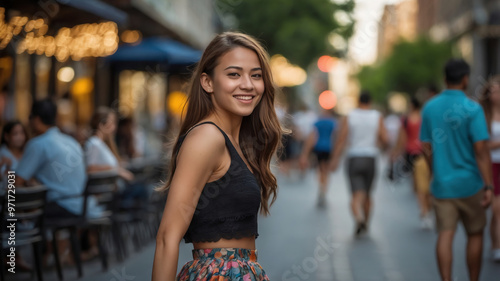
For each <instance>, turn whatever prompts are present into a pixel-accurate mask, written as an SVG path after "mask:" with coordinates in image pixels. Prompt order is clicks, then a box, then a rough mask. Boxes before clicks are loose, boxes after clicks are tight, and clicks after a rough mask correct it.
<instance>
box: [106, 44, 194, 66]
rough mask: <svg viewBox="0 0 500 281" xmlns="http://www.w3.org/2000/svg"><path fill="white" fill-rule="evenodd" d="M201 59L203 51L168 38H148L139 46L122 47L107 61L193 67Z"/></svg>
mask: <svg viewBox="0 0 500 281" xmlns="http://www.w3.org/2000/svg"><path fill="white" fill-rule="evenodd" d="M200 58H201V51H199V50H196V49H193V48H191V47H189V46H187V45H184V44H182V43H180V42H177V41H174V40H171V39H166V38H147V39H144V40H142V41H141V42H140V43H139V44H137V45H121V46H120V47H118V50H117V51H116V52H115V53H114V54H113V55H111V56H109V57H107V58H106V59H107V60H108V61H109V62H111V63H115V62H116V63H119V62H123V63H125V62H155V63H161V64H168V65H177V66H179V65H186V66H187V65H192V64H194V63H196V62H198V61H199V60H200Z"/></svg>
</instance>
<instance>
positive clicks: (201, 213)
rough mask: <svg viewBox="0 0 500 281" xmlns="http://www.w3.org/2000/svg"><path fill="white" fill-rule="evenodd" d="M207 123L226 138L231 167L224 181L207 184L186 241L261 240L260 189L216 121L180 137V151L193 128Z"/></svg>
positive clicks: (223, 177)
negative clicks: (258, 217)
mask: <svg viewBox="0 0 500 281" xmlns="http://www.w3.org/2000/svg"><path fill="white" fill-rule="evenodd" d="M207 123H209V124H212V125H214V126H216V127H217V128H218V129H219V130H220V131H221V133H222V134H223V135H224V138H225V139H226V146H227V148H228V150H229V154H230V155H231V165H230V166H229V169H228V170H227V172H226V174H224V176H222V177H221V178H220V179H218V180H216V181H213V182H209V183H207V184H205V187H204V188H203V191H202V193H201V196H200V199H199V200H198V205H197V207H196V210H195V212H194V215H193V219H192V220H191V223H190V225H189V228H188V230H187V231H186V234H185V235H184V241H185V242H186V243H192V242H217V241H219V240H220V239H221V238H224V239H234V238H236V239H238V238H243V237H252V236H255V237H256V238H257V236H258V235H259V234H258V232H257V215H258V212H259V207H260V203H261V198H260V186H259V183H258V182H257V179H256V178H255V176H254V175H253V174H252V172H250V170H249V169H248V167H247V165H246V164H245V162H244V161H243V159H241V157H240V155H239V154H238V152H237V151H236V149H235V148H234V146H233V144H232V143H231V140H230V139H229V137H228V136H227V135H226V133H224V131H223V130H222V129H221V128H219V127H218V126H217V125H215V124H214V123H213V122H203V123H200V124H197V125H195V126H193V127H192V128H191V129H189V130H188V131H187V132H186V134H184V135H182V136H181V137H180V138H179V145H178V149H177V152H178V151H179V149H180V147H181V145H182V142H183V141H184V139H185V137H186V136H187V134H188V133H189V132H190V131H191V130H192V129H193V128H195V127H197V126H199V125H202V124H207Z"/></svg>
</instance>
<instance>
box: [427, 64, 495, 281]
mask: <svg viewBox="0 0 500 281" xmlns="http://www.w3.org/2000/svg"><path fill="white" fill-rule="evenodd" d="M444 72H445V78H446V86H447V88H446V90H444V91H443V92H441V93H440V94H439V95H437V96H435V97H434V98H433V99H431V100H430V101H429V102H428V103H427V104H426V105H425V107H424V109H423V111H422V125H421V129H420V140H421V141H422V143H423V144H422V145H423V151H424V155H425V156H426V160H427V162H428V164H429V167H431V171H432V175H433V179H432V183H431V193H432V195H433V197H434V212H435V215H436V226H437V231H438V233H439V235H438V240H437V245H436V254H437V261H438V266H439V272H440V274H441V278H442V280H446V281H450V280H453V279H452V266H451V265H452V259H453V254H452V246H453V237H454V236H455V231H456V227H457V223H458V222H459V221H461V222H462V223H463V225H464V227H465V230H466V232H467V239H468V241H467V266H468V269H469V280H471V281H477V280H479V275H480V271H481V260H482V249H483V230H484V227H485V226H486V211H485V208H486V207H487V206H489V204H490V202H491V198H492V190H491V189H492V175H491V160H490V150H489V145H488V138H489V136H488V126H487V123H486V119H485V116H484V112H483V110H482V108H481V106H480V105H479V104H478V103H477V102H475V101H473V100H471V99H469V98H468V97H467V96H466V95H465V92H464V91H465V90H466V89H467V86H468V82H469V74H470V67H469V65H468V64H467V63H466V62H465V61H464V60H461V59H452V60H450V61H448V62H447V63H446V66H445V68H444Z"/></svg>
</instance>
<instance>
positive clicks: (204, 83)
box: [200, 73, 214, 94]
mask: <svg viewBox="0 0 500 281" xmlns="http://www.w3.org/2000/svg"><path fill="white" fill-rule="evenodd" d="M200 83H201V87H203V90H205V92H207V93H209V94H211V93H213V92H214V87H213V82H212V78H210V76H209V75H208V74H206V73H202V74H201V77H200Z"/></svg>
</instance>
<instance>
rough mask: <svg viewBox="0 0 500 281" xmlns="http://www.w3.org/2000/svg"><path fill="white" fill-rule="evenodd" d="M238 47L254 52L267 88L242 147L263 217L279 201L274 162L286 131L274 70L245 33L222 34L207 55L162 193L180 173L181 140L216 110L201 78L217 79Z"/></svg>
mask: <svg viewBox="0 0 500 281" xmlns="http://www.w3.org/2000/svg"><path fill="white" fill-rule="evenodd" d="M237 47H243V48H247V49H249V50H252V51H254V52H255V54H256V55H257V57H258V59H259V62H260V65H261V68H262V78H263V81H264V87H265V89H264V94H263V95H262V99H261V100H260V102H259V104H258V105H257V106H256V107H255V109H254V111H253V112H252V114H250V115H249V116H245V117H243V120H242V123H241V129H240V135H239V143H240V147H241V150H242V152H243V155H244V156H245V158H246V159H247V160H248V163H249V165H250V167H251V168H252V170H253V171H254V174H255V176H256V177H257V180H258V181H259V183H260V186H261V209H260V211H261V213H262V214H264V215H268V214H269V207H270V205H272V203H274V201H275V200H276V194H277V188H278V185H277V182H276V177H275V176H274V175H273V174H272V173H271V169H270V164H271V158H272V156H273V154H274V152H275V151H276V150H277V148H278V146H280V145H281V134H282V128H281V125H280V123H279V120H278V117H277V116H276V112H275V109H274V97H275V95H276V92H277V90H276V87H275V85H274V82H273V78H272V74H271V68H270V67H269V56H268V54H267V52H266V51H265V50H264V48H263V47H262V46H261V45H260V44H259V43H258V42H257V41H256V40H255V39H254V38H252V37H251V36H249V35H246V34H242V33H235V32H225V33H222V34H219V35H217V36H216V37H215V38H214V39H213V40H212V42H210V44H209V45H208V46H207V48H206V49H205V51H204V52H203V55H202V57H201V60H200V62H199V63H198V65H197V66H196V68H195V70H194V73H193V75H192V77H191V81H190V84H189V90H188V93H189V95H188V100H187V112H186V114H185V120H183V122H182V125H181V129H180V132H179V135H178V136H177V139H176V141H175V146H174V149H173V151H172V158H171V160H170V166H169V176H168V180H167V182H166V184H165V185H164V186H162V187H160V188H159V189H158V190H159V191H165V190H168V188H169V187H170V184H171V183H172V178H173V175H174V172H175V169H176V155H177V151H178V150H179V148H180V144H179V137H180V136H182V135H184V134H185V133H186V132H187V131H188V130H189V129H190V128H191V127H193V126H194V125H196V124H197V123H199V122H200V121H201V120H203V119H204V118H206V117H207V116H208V115H209V114H211V113H213V112H214V110H215V108H214V105H213V104H212V100H211V99H210V95H209V94H208V93H207V92H205V90H204V89H203V88H202V86H201V83H200V78H201V75H202V74H203V73H206V74H208V75H209V76H212V77H213V72H214V69H215V67H216V66H217V65H218V63H219V58H220V57H222V56H223V55H224V54H226V53H227V52H229V51H231V50H233V49H234V48H237ZM271 196H272V199H271Z"/></svg>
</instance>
